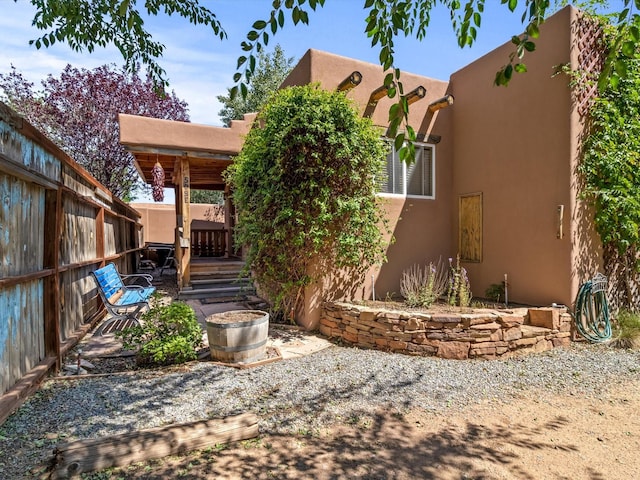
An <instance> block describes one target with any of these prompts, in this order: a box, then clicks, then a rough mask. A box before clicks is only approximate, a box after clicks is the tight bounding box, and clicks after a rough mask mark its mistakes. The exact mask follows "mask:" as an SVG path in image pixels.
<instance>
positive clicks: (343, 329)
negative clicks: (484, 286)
mask: <svg viewBox="0 0 640 480" xmlns="http://www.w3.org/2000/svg"><path fill="white" fill-rule="evenodd" d="M320 331H321V332H322V333H323V334H324V335H326V336H327V337H330V338H333V339H339V340H342V341H344V342H346V343H349V344H352V345H356V346H359V347H363V348H375V349H378V350H386V351H391V352H397V353H404V354H408V355H421V356H437V357H441V358H452V359H467V358H485V359H494V358H505V357H509V356H513V355H517V354H522V353H529V352H542V351H545V350H550V349H551V348H554V347H559V346H566V345H569V342H570V338H571V315H570V314H569V313H567V310H566V308H518V309H514V310H504V311H500V310H473V311H472V313H433V314H430V313H417V312H407V311H396V310H385V309H382V308H375V307H367V306H360V305H353V304H349V303H341V302H332V303H325V304H324V305H323V309H322V316H321V320H320Z"/></svg>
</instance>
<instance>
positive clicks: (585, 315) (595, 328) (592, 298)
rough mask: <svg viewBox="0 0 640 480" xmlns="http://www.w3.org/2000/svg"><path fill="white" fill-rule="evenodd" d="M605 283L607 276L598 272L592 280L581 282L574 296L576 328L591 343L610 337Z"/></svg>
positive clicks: (603, 340)
mask: <svg viewBox="0 0 640 480" xmlns="http://www.w3.org/2000/svg"><path fill="white" fill-rule="evenodd" d="M606 285H607V278H606V277H605V276H604V275H602V274H600V273H599V274H597V275H596V276H595V278H594V279H593V280H589V281H587V282H585V283H583V284H582V286H581V287H580V290H579V291H578V297H577V298H576V313H575V322H576V328H577V329H578V332H580V335H582V336H583V337H584V338H586V339H587V340H589V341H590V342H593V343H602V342H606V341H607V340H609V339H610V338H611V322H610V319H609V304H608V303H607V294H606V292H607V288H606Z"/></svg>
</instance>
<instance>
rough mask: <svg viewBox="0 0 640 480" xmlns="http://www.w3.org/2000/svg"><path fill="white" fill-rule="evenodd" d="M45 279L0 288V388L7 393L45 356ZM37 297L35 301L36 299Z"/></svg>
mask: <svg viewBox="0 0 640 480" xmlns="http://www.w3.org/2000/svg"><path fill="white" fill-rule="evenodd" d="M42 294H43V281H42V280H34V281H31V282H27V283H23V284H20V285H14V286H12V287H8V288H1V289H0V312H2V317H3V321H2V322H0V373H1V375H0V388H1V391H2V392H3V393H4V392H5V391H7V390H8V389H9V388H10V387H11V386H13V385H14V384H15V383H17V382H18V381H19V380H20V379H21V378H22V377H23V376H24V375H26V374H27V373H28V372H29V371H30V370H31V369H32V368H35V367H36V365H38V363H39V362H40V361H41V360H42V359H43V358H44V332H43V329H42V325H41V323H42V317H43V311H42V310H43V305H42V302H41V301H38V300H37V299H40V298H42ZM34 299H35V301H34Z"/></svg>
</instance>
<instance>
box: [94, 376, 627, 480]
mask: <svg viewBox="0 0 640 480" xmlns="http://www.w3.org/2000/svg"><path fill="white" fill-rule="evenodd" d="M639 412H640V382H637V383H631V384H627V385H625V386H624V387H616V388H614V389H612V390H610V391H608V392H606V393H604V394H603V395H600V398H598V399H596V398H578V397H575V396H558V395H554V396H551V395H549V394H547V393H544V394H540V395H538V394H537V392H529V394H528V395H526V396H525V397H523V398H519V399H517V400H510V401H508V403H502V402H497V401H496V402H491V403H486V404H482V405H479V406H473V407H469V408H467V409H465V410H462V411H460V410H458V411H454V410H451V411H443V412H439V413H437V414H435V413H430V412H421V411H411V412H408V413H407V414H405V415H388V414H380V415H379V416H376V417H367V418H353V419H350V421H349V424H347V425H341V426H337V427H334V428H332V429H330V430H326V431H320V432H307V431H301V432H299V433H298V434H297V435H290V436H270V435H263V436H261V437H259V438H257V439H252V440H247V441H244V442H240V443H237V444H234V445H230V446H229V445H220V446H217V447H216V448H212V449H209V450H204V451H199V452H193V453H191V454H189V455H187V456H184V457H169V458H165V459H163V460H159V461H153V462H150V463H147V464H138V465H135V466H133V467H128V468H124V469H118V470H112V471H110V472H109V473H110V475H109V476H108V477H105V476H100V477H99V478H123V479H155V478H186V479H204V478H216V479H249V478H250V479H272V478H277V479H319V480H324V479H343V478H344V479H347V478H349V479H351V478H365V479H398V480H403V479H439V480H440V479H442V480H448V479H572V480H575V479H590V480H600V479H602V480H605V479H606V480H611V479H625V480H626V479H635V478H640V418H639V417H638V413H639ZM96 478H98V477H96Z"/></svg>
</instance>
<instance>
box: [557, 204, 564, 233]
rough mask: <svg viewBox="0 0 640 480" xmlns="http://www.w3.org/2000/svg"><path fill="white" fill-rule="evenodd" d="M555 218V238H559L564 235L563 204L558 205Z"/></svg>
mask: <svg viewBox="0 0 640 480" xmlns="http://www.w3.org/2000/svg"><path fill="white" fill-rule="evenodd" d="M556 220H557V225H556V226H557V231H556V238H558V239H561V238H562V237H564V231H563V228H562V224H563V223H564V205H558V208H557V217H556Z"/></svg>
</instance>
